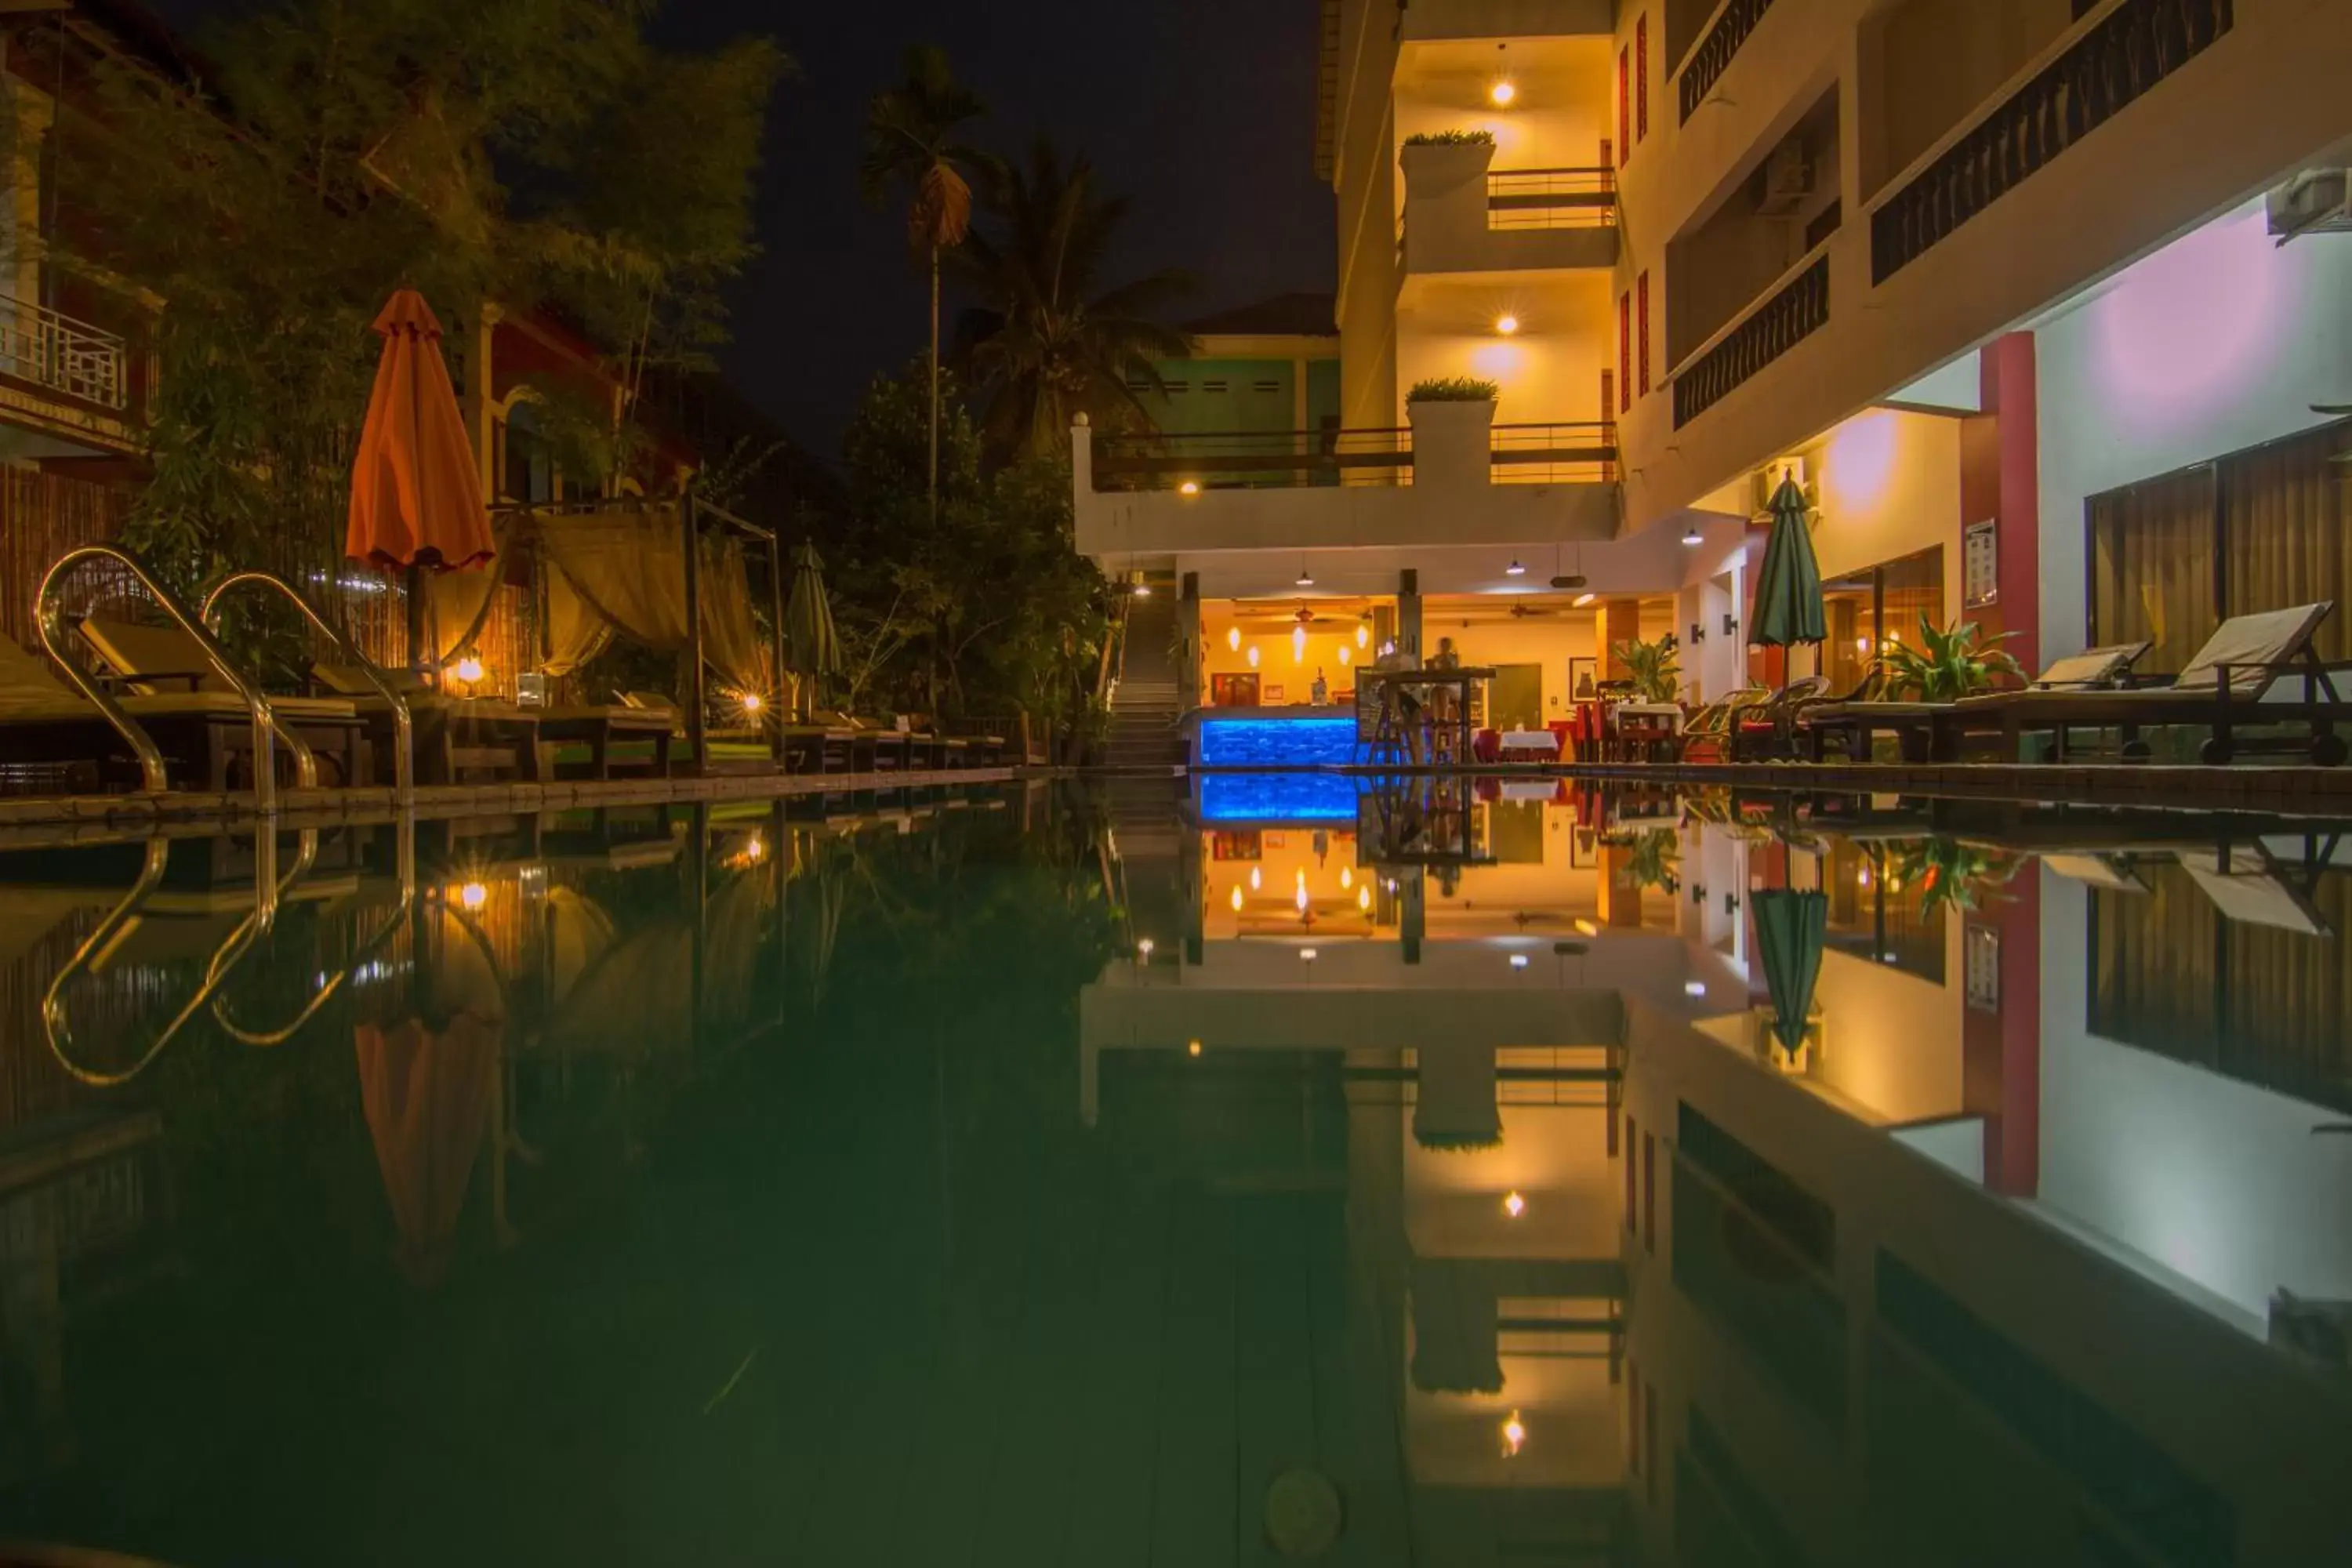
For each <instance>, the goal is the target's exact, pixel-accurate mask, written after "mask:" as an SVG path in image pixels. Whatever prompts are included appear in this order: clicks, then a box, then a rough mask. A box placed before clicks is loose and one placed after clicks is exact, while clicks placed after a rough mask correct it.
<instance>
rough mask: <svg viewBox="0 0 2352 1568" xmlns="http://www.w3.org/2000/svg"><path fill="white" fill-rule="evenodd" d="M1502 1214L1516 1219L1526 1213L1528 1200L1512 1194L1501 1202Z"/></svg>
mask: <svg viewBox="0 0 2352 1568" xmlns="http://www.w3.org/2000/svg"><path fill="white" fill-rule="evenodd" d="M1503 1212H1504V1213H1505V1214H1507V1215H1510V1216H1511V1217H1512V1218H1513V1219H1517V1218H1518V1217H1519V1216H1520V1215H1523V1214H1525V1213H1527V1212H1528V1200H1527V1199H1525V1198H1523V1197H1521V1196H1519V1194H1517V1193H1513V1194H1510V1195H1509V1196H1508V1197H1507V1198H1505V1199H1504V1200H1503Z"/></svg>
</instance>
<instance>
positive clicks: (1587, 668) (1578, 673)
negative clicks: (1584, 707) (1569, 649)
mask: <svg viewBox="0 0 2352 1568" xmlns="http://www.w3.org/2000/svg"><path fill="white" fill-rule="evenodd" d="M1599 679H1601V661H1600V660H1599V659H1597V658H1571V659H1570V660H1569V661H1568V699H1569V700H1570V701H1571V702H1590V701H1591V700H1593V699H1594V698H1595V697H1598V696H1599V695H1600V693H1599V692H1597V691H1595V690H1594V689H1593V683H1594V682H1596V681H1598V680H1599Z"/></svg>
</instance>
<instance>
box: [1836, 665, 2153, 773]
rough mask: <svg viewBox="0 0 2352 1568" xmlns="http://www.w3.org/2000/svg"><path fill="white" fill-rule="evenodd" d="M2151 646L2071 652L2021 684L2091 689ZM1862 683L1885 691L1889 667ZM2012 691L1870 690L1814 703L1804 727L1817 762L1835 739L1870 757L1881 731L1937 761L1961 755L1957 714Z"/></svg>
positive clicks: (1851, 754)
mask: <svg viewBox="0 0 2352 1568" xmlns="http://www.w3.org/2000/svg"><path fill="white" fill-rule="evenodd" d="M2148 646H2149V645H2148V644H2147V643H2146V642H2134V643H2116V644H2113V645H2112V646H2110V647H2095V648H2089V649H2086V650H2085V651H2084V652H2082V653H2078V654H2070V655H2068V656H2067V657H2066V658H2061V659H2058V660H2055V661H2054V662H2053V663H2052V664H2051V665H2050V667H2049V668H2046V669H2044V670H2043V671H2042V673H2041V674H2040V675H2039V676H2037V677H2036V678H2034V679H2033V680H2032V681H2031V682H2029V683H2028V684H2027V685H2026V686H2025V687H2024V688H2022V689H2023V690H2026V691H2092V690H2098V689H2104V688H2107V687H2112V686H2115V685H2116V684H2117V683H2119V682H2120V681H2122V680H2124V679H2126V677H2127V675H2128V673H2129V671H2130V669H2131V667H2132V666H2133V664H2135V663H2136V662H2137V660H2138V659H2139V658H2140V656H2141V655H2142V654H2145V653H2146V652H2147V650H2148ZM1864 685H1865V686H1875V687H1876V688H1877V689H1880V690H1884V689H1885V687H1886V685H1887V677H1886V672H1885V667H1884V666H1877V665H1874V666H1873V667H1872V672H1871V679H1869V680H1867V681H1865V682H1864ZM2012 695H2014V693H2011V692H1986V693H1984V694H1982V695H1981V696H1980V697H1975V698H1963V699H1961V700H1959V701H1958V702H1906V701H1901V700H1895V699H1892V698H1887V697H1883V696H1877V695H1867V696H1862V697H1857V698H1853V699H1848V700H1842V701H1837V702H1824V703H1822V704H1819V705H1817V706H1815V707H1813V708H1811V709H1809V710H1806V712H1805V714H1804V717H1803V720H1802V722H1801V726H1800V728H1801V732H1802V733H1803V735H1804V736H1805V738H1806V739H1807V741H1808V742H1809V747H1810V751H1811V756H1812V760H1813V761H1815V762H1817V763H1818V762H1824V761H1826V760H1827V759H1828V752H1829V748H1830V742H1832V740H1835V741H1836V742H1838V743H1839V746H1840V749H1841V750H1842V751H1843V752H1844V754H1845V756H1846V758H1847V760H1848V761H1851V762H1868V761H1869V760H1870V755H1871V744H1872V742H1873V741H1874V739H1875V738H1876V737H1877V736H1878V735H1880V734H1883V733H1884V734H1893V735H1894V736H1895V737H1896V739H1897V741H1898V742H1901V743H1903V744H1904V746H1905V747H1906V754H1908V753H1910V752H1924V753H1925V754H1926V755H1927V757H1928V758H1931V759H1933V760H1935V761H1938V762H1954V761H1958V756H1959V742H1960V734H1961V732H1960V731H1959V730H1958V727H1957V726H1956V725H1955V724H1954V723H1953V722H1952V720H1953V718H1954V716H1955V715H1956V714H1958V712H1960V711H1961V710H1963V709H1964V708H1965V707H1966V706H1967V705H1968V704H1969V703H1978V704H1980V705H1990V704H1994V703H1998V702H1999V701H2000V700H2002V699H2005V698H2007V697H2010V696H2012Z"/></svg>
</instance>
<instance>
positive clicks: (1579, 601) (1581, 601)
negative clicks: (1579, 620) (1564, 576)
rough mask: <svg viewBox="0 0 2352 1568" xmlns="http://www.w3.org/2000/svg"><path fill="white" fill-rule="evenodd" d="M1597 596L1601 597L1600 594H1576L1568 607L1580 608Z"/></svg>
mask: <svg viewBox="0 0 2352 1568" xmlns="http://www.w3.org/2000/svg"><path fill="white" fill-rule="evenodd" d="M1599 597H1601V595H1598V594H1579V595H1577V596H1576V602H1575V603H1574V604H1573V605H1570V606H1569V607H1570V609H1576V610H1580V609H1582V608H1584V606H1585V605H1589V604H1591V603H1592V601H1593V600H1595V599H1597V598H1599Z"/></svg>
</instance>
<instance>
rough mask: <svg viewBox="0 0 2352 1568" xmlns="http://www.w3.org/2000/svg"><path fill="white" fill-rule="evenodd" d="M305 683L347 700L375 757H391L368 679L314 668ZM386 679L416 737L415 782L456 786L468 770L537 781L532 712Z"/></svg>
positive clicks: (384, 710) (393, 676)
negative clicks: (309, 681) (405, 708)
mask: <svg viewBox="0 0 2352 1568" xmlns="http://www.w3.org/2000/svg"><path fill="white" fill-rule="evenodd" d="M310 679H312V680H313V681H315V682H317V683H318V684H319V685H320V686H322V687H324V688H325V689H328V690H329V691H331V692H334V693H335V694H336V695H338V696H341V697H345V698H348V699H350V700H351V701H352V705H353V706H354V707H356V708H357V709H358V710H359V713H360V718H361V719H362V721H364V722H365V724H366V726H367V736H368V741H369V743H370V746H371V748H372V749H373V751H374V752H375V754H376V755H377V756H380V757H381V756H389V755H390V754H391V748H392V732H393V717H392V709H391V707H390V705H389V704H387V703H386V702H385V701H384V700H383V698H381V697H379V696H377V695H376V693H375V688H374V687H373V686H372V685H370V684H369V683H368V679H367V677H366V675H364V674H363V673H362V672H361V671H360V670H358V669H356V668H350V667H348V666H344V665H334V664H321V665H315V666H313V667H312V668H311V670H310ZM385 679H387V680H388V681H389V682H390V683H391V685H392V687H393V689H394V690H396V691H398V692H399V693H400V694H401V696H402V697H404V698H405V699H406V700H407V701H408V717H409V721H410V723H411V724H412V725H413V726H414V728H415V735H416V782H417V783H418V784H456V783H457V782H458V781H459V779H461V778H462V777H463V776H464V775H465V774H467V773H490V774H492V775H493V776H495V775H498V774H501V773H513V774H515V775H516V776H517V777H519V778H522V779H527V780H530V781H532V782H536V781H537V780H539V779H540V778H541V776H542V775H541V769H540V765H539V715H538V713H537V711H536V710H532V709H529V708H524V707H520V706H519V705H518V704H515V703H512V702H505V701H500V700H496V699H492V698H483V697H456V696H452V695H451V694H449V693H448V692H446V691H443V690H441V689H438V688H436V687H434V686H432V685H431V684H429V683H428V682H426V680H425V678H424V677H422V676H420V675H418V674H417V673H416V672H415V671H414V670H406V669H395V670H388V671H386V672H385Z"/></svg>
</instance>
